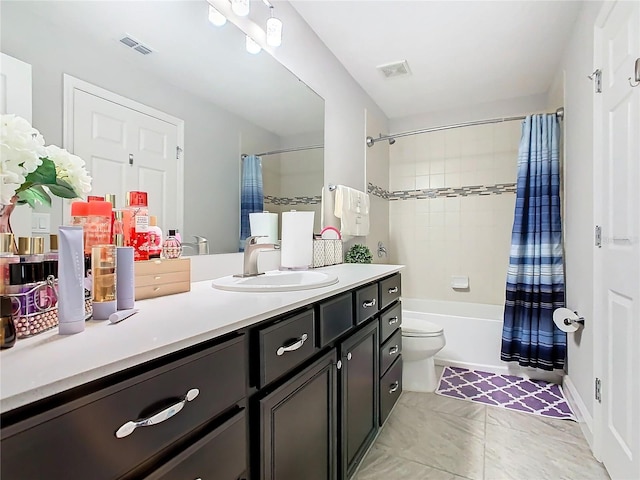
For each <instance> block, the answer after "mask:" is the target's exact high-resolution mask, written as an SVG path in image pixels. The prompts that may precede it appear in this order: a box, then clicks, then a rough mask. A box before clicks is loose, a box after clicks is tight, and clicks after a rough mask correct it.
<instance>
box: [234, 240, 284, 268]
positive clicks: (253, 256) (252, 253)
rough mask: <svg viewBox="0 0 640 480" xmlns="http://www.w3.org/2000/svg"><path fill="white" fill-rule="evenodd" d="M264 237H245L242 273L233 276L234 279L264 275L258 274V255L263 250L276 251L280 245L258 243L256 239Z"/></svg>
mask: <svg viewBox="0 0 640 480" xmlns="http://www.w3.org/2000/svg"><path fill="white" fill-rule="evenodd" d="M263 236H264V235H258V236H256V235H254V236H251V237H247V239H246V240H245V243H244V266H243V268H242V273H239V274H237V275H234V277H240V278H243V277H257V276H258V275H262V274H264V272H262V273H258V253H259V252H262V251H265V250H278V249H279V248H280V245H278V244H276V243H258V238H261V237H263Z"/></svg>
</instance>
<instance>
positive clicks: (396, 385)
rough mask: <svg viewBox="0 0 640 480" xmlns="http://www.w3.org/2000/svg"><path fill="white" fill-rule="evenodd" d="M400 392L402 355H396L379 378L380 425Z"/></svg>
mask: <svg viewBox="0 0 640 480" xmlns="http://www.w3.org/2000/svg"><path fill="white" fill-rule="evenodd" d="M401 393H402V356H400V357H398V358H397V359H396V361H395V363H394V364H393V365H392V366H391V368H390V369H389V371H388V372H387V373H385V374H384V376H383V377H382V378H381V379H380V426H382V424H383V423H384V422H385V420H386V419H387V417H388V416H389V412H391V409H392V408H393V406H394V405H395V404H396V402H397V401H398V398H399V397H400V394H401Z"/></svg>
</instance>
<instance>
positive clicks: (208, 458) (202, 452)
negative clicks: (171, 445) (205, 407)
mask: <svg viewBox="0 0 640 480" xmlns="http://www.w3.org/2000/svg"><path fill="white" fill-rule="evenodd" d="M246 469H247V422H246V418H245V413H244V411H242V412H241V413H239V414H237V415H236V416H234V417H233V418H231V419H230V420H228V421H227V422H225V423H224V424H222V425H221V426H220V427H218V428H216V429H215V430H214V431H213V432H211V433H209V434H208V435H207V436H205V437H204V438H202V439H201V440H199V441H197V442H196V443H194V444H193V445H191V446H190V447H188V448H187V449H186V450H184V451H183V452H181V453H180V454H178V455H176V456H175V457H174V458H172V459H171V460H170V461H169V462H168V463H167V464H165V465H163V466H162V467H160V468H159V469H158V470H156V471H155V472H153V473H152V474H151V475H149V476H148V477H147V480H173V479H183V478H184V479H194V478H202V479H216V480H237V479H238V478H240V475H242V474H243V473H244V472H245V471H246Z"/></svg>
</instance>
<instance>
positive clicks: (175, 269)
mask: <svg viewBox="0 0 640 480" xmlns="http://www.w3.org/2000/svg"><path fill="white" fill-rule="evenodd" d="M133 265H134V272H135V277H136V280H135V281H136V283H135V286H136V287H135V288H136V300H144V299H145V298H155V297H163V296H164V295H173V294H174V293H183V292H188V291H190V290H191V260H190V259H188V258H177V259H175V260H160V259H154V260H146V261H142V262H135V263H134V264H133Z"/></svg>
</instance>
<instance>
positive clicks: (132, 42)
mask: <svg viewBox="0 0 640 480" xmlns="http://www.w3.org/2000/svg"><path fill="white" fill-rule="evenodd" d="M120 43H122V44H124V45H126V46H127V47H129V48H132V49H133V50H135V51H136V52H138V53H141V54H142V55H149V54H150V53H153V49H152V48H151V47H149V46H147V45H144V44H143V43H142V42H139V41H138V40H136V39H135V38H133V37H132V36H131V35H125V36H124V37H122V38H121V39H120Z"/></svg>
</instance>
